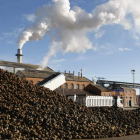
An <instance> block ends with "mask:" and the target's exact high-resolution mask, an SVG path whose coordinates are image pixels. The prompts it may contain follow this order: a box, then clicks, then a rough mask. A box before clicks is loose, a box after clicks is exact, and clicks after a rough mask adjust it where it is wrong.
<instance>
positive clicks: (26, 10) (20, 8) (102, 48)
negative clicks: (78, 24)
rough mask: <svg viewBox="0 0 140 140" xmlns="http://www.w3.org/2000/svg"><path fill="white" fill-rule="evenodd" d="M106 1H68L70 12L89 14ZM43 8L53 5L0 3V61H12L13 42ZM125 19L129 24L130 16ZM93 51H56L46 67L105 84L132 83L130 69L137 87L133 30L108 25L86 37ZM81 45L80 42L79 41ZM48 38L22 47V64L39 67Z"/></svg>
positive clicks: (139, 70)
mask: <svg viewBox="0 0 140 140" xmlns="http://www.w3.org/2000/svg"><path fill="white" fill-rule="evenodd" d="M106 2H108V0H70V3H71V8H72V7H73V6H79V7H81V8H82V9H84V10H85V11H86V12H88V13H91V12H92V11H93V9H95V7H96V6H99V5H101V4H104V3H106ZM44 4H53V2H52V1H51V0H24V1H23V0H0V18H1V21H0V25H1V26H0V27H1V28H0V60H4V61H16V56H15V54H16V52H17V48H18V45H17V40H18V36H19V35H20V33H21V32H22V30H23V29H24V28H25V27H27V26H28V25H30V24H32V22H33V21H34V17H33V16H32V15H33V14H34V13H35V11H36V10H37V9H38V8H39V7H42V6H43V5H44ZM128 19H129V20H131V21H132V22H133V19H132V17H131V15H128ZM86 36H87V37H88V39H89V40H90V42H92V46H93V47H95V48H96V50H93V49H89V50H87V51H86V52H84V53H82V52H75V53H70V52H67V53H64V52H63V51H60V52H58V53H57V54H56V56H52V57H51V58H50V59H49V62H48V66H49V67H51V68H52V69H54V70H55V71H58V70H60V71H61V72H63V71H64V70H66V71H67V72H68V71H71V72H73V71H75V74H76V75H77V74H78V71H80V69H82V70H83V75H84V76H85V77H87V78H89V79H92V77H94V76H97V77H98V76H99V77H104V78H106V80H116V81H125V82H132V81H133V80H132V74H131V69H135V70H136V80H135V81H136V82H137V83H140V65H139V59H140V55H139V54H140V41H139V37H140V34H139V33H138V32H136V31H135V28H133V27H132V28H131V29H130V30H125V29H124V28H123V27H122V26H121V25H120V24H108V25H103V26H101V27H100V28H99V29H98V30H94V31H92V32H90V33H87V34H86ZM81 41H82V40H81ZM49 46H50V37H49V36H48V35H47V34H46V35H45V36H44V39H43V40H40V41H31V42H27V43H25V44H24V46H23V48H22V51H23V55H24V57H23V62H24V63H30V64H40V62H41V61H42V59H43V57H44V56H45V55H46V54H47V53H48V52H49Z"/></svg>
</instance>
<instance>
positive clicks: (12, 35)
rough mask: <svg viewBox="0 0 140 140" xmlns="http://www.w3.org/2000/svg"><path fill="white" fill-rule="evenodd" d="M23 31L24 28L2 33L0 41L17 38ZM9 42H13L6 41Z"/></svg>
mask: <svg viewBox="0 0 140 140" xmlns="http://www.w3.org/2000/svg"><path fill="white" fill-rule="evenodd" d="M23 29H24V28H15V29H13V30H12V31H11V32H4V33H2V37H0V40H4V39H13V38H17V37H18V36H19V34H20V33H21V31H22V30H23ZM11 42H13V41H8V42H7V43H11Z"/></svg>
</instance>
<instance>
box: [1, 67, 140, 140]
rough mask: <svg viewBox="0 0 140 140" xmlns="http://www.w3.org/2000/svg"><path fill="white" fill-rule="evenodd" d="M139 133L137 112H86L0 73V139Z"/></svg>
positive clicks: (54, 93) (56, 95) (42, 88)
mask: <svg viewBox="0 0 140 140" xmlns="http://www.w3.org/2000/svg"><path fill="white" fill-rule="evenodd" d="M139 133H140V110H138V109H137V110H134V111H121V110H117V109H115V108H87V107H84V106H82V105H79V104H78V103H76V102H73V101H72V100H71V99H69V98H66V97H64V96H62V95H61V94H59V93H56V92H54V91H50V90H49V89H46V88H44V87H41V86H39V85H33V84H32V83H29V82H28V81H26V80H23V79H20V77H19V76H16V75H15V74H13V73H9V72H7V71H4V70H2V69H0V139H13V140H17V139H20V140H22V139H25V140H27V139H31V140H34V139H39V140H40V139H42V140H45V139H52V140H53V139H57V140H58V139H62V140H64V139H74V138H102V137H113V136H124V135H129V134H139Z"/></svg>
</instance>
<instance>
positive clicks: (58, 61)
mask: <svg viewBox="0 0 140 140" xmlns="http://www.w3.org/2000/svg"><path fill="white" fill-rule="evenodd" d="M64 61H66V60H65V59H55V60H53V61H52V63H54V64H56V63H61V62H64Z"/></svg>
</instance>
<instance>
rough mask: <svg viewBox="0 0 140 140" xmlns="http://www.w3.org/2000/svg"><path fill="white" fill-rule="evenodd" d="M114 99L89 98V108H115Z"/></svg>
mask: <svg viewBox="0 0 140 140" xmlns="http://www.w3.org/2000/svg"><path fill="white" fill-rule="evenodd" d="M113 101H114V99H113V97H111V96H87V97H86V106H87V107H93V106H94V107H100V106H113Z"/></svg>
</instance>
